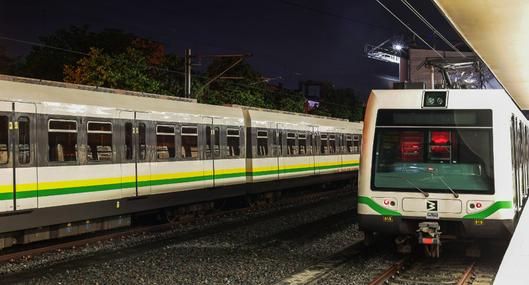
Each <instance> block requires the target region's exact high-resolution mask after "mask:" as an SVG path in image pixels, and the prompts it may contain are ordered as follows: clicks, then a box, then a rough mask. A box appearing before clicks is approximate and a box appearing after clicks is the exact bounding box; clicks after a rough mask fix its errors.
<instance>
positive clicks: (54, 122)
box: [48, 119, 77, 162]
mask: <svg viewBox="0 0 529 285" xmlns="http://www.w3.org/2000/svg"><path fill="white" fill-rule="evenodd" d="M48 161H50V162H64V161H77V122H76V121H73V120H59V119H51V120H49V121H48Z"/></svg>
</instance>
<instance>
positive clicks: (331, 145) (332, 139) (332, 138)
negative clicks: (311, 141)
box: [329, 134, 336, 154]
mask: <svg viewBox="0 0 529 285" xmlns="http://www.w3.org/2000/svg"><path fill="white" fill-rule="evenodd" d="M329 153H330V154H335V153H336V135H334V134H332V135H329Z"/></svg>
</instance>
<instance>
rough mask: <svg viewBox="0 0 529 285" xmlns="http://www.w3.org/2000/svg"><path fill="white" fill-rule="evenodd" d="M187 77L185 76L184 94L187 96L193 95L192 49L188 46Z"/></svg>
mask: <svg viewBox="0 0 529 285" xmlns="http://www.w3.org/2000/svg"><path fill="white" fill-rule="evenodd" d="M184 61H185V62H184V64H185V78H184V89H185V90H184V95H185V97H186V98H190V97H191V64H192V62H191V49H190V48H186V51H185V60H184Z"/></svg>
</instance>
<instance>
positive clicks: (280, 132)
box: [275, 124, 288, 179]
mask: <svg viewBox="0 0 529 285" xmlns="http://www.w3.org/2000/svg"><path fill="white" fill-rule="evenodd" d="M284 136H286V132H285V131H284V127H283V125H282V124H276V137H275V142H276V145H275V149H276V156H277V178H278V179H281V176H282V175H281V173H282V172H285V173H286V167H287V164H288V157H287V150H286V148H285V145H284V143H283V142H284V138H283V137H284Z"/></svg>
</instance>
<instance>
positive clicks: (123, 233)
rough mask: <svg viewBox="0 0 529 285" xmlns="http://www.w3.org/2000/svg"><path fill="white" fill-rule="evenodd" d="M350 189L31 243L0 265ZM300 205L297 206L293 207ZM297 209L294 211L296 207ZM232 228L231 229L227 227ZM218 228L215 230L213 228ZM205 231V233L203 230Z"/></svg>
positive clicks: (290, 207)
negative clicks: (39, 243)
mask: <svg viewBox="0 0 529 285" xmlns="http://www.w3.org/2000/svg"><path fill="white" fill-rule="evenodd" d="M351 194H352V192H351V191H350V187H345V188H340V189H337V190H329V191H324V192H318V193H312V194H309V195H301V196H294V197H288V198H283V199H281V200H278V201H276V202H273V203H267V204H253V205H250V206H247V207H242V208H238V209H232V210H225V211H221V212H215V213H211V214H207V215H203V216H196V217H186V218H183V219H180V220H175V221H173V222H167V223H162V224H155V225H148V226H139V227H132V228H125V229H120V230H117V231H112V232H110V233H108V232H107V233H105V232H102V233H99V234H95V236H94V234H91V235H90V236H88V237H84V236H80V237H76V238H74V239H68V240H67V241H64V240H51V241H46V242H44V243H43V244H42V245H38V244H30V245H28V246H21V248H20V249H9V250H8V251H7V252H5V253H3V254H0V263H6V262H16V261H18V260H24V259H28V258H33V257H35V256H38V255H42V254H45V253H48V252H53V251H62V250H68V249H78V248H81V247H84V246H87V245H90V244H94V243H99V242H102V241H106V240H112V239H118V238H125V237H127V236H134V235H139V234H145V233H155V232H164V231H170V230H173V229H176V228H181V227H186V226H191V225H199V224H201V223H210V222H212V221H216V220H219V219H221V218H229V217H241V216H246V215H248V213H259V212H262V213H263V214H265V215H266V213H267V212H270V214H274V212H275V211H277V212H278V213H279V212H283V213H284V212H288V211H295V210H299V209H302V208H304V207H307V206H310V205H311V204H312V203H317V202H318V201H325V200H329V199H333V198H338V197H345V196H349V195H351ZM296 206H299V207H296ZM295 207H296V208H295ZM237 223H240V222H233V223H229V222H228V223H222V224H221V225H220V227H219V228H218V230H220V229H221V228H222V227H225V228H230V227H233V226H237ZM230 225H231V226H230ZM214 228H217V227H214ZM205 232H208V231H205Z"/></svg>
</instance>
